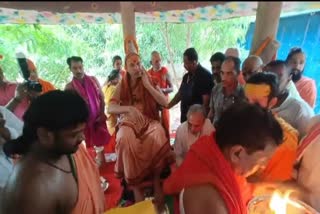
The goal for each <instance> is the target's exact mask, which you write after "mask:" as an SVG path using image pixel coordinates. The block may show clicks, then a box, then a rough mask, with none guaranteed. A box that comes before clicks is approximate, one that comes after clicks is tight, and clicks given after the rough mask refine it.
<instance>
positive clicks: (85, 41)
mask: <svg viewBox="0 0 320 214" xmlns="http://www.w3.org/2000/svg"><path fill="white" fill-rule="evenodd" d="M250 21H253V18H252V17H244V18H235V19H230V20H221V21H213V22H199V23H192V24H171V23H169V24H166V23H152V24H146V23H144V24H139V23H138V24H137V25H136V36H137V41H138V44H139V47H140V55H141V57H142V61H143V64H144V66H145V67H146V68H149V67H150V54H151V52H152V51H153V50H157V51H159V52H160V53H161V54H162V57H163V62H164V63H165V64H168V62H169V61H171V60H172V61H173V63H174V64H175V65H181V64H182V54H183V52H184V50H185V49H186V48H187V47H188V45H190V46H193V47H195V48H196V49H197V51H198V52H199V58H200V61H209V58H210V56H211V55H212V54H213V53H214V52H216V51H224V50H225V49H226V48H228V47H238V48H239V49H240V52H241V53H242V55H243V56H244V55H245V54H246V53H245V50H244V49H242V48H241V45H240V44H243V43H245V34H246V32H247V29H248V26H249V23H250ZM188 27H189V32H190V40H189V42H190V43H189V42H188ZM0 33H1V38H0V54H1V55H3V56H4V60H2V61H0V65H1V66H2V67H3V69H4V71H5V75H6V77H7V79H9V80H17V78H19V76H20V75H19V68H18V65H17V61H16V58H15V54H16V52H18V51H21V50H23V51H24V52H25V54H26V55H27V57H30V58H31V59H33V60H34V62H35V64H36V66H37V68H38V72H39V76H40V77H41V78H43V79H46V80H48V81H50V82H52V83H53V84H54V85H55V86H56V87H58V88H61V89H62V88H64V86H65V84H66V83H67V82H68V81H69V80H70V79H71V75H70V71H69V69H68V66H67V63H66V59H67V57H70V56H75V55H78V56H81V57H82V58H83V59H84V65H85V69H86V71H87V72H88V73H89V74H90V75H95V76H97V77H98V79H99V80H100V81H101V82H104V81H105V79H106V76H107V75H108V73H109V72H110V71H111V70H112V62H111V60H112V57H113V56H114V55H120V56H121V57H122V58H123V61H124V49H123V35H122V25H120V24H113V25H110V24H82V25H27V24H25V25H1V26H0ZM169 49H170V50H171V53H172V54H171V55H170V53H169ZM243 53H244V54H243ZM182 70H183V69H180V70H179V69H177V73H178V76H181V75H182V73H183V71H182ZM20 79H21V77H20Z"/></svg>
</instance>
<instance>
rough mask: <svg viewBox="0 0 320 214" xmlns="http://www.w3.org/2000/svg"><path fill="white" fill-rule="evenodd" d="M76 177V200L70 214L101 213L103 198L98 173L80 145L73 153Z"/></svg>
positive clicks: (102, 210)
mask: <svg viewBox="0 0 320 214" xmlns="http://www.w3.org/2000/svg"><path fill="white" fill-rule="evenodd" d="M74 160H75V163H76V169H77V177H78V201H77V204H76V206H75V207H74V209H73V211H72V214H87V213H90V214H101V213H103V212H104V211H105V199H104V194H103V190H102V188H101V186H100V175H99V171H98V168H97V166H96V164H95V163H94V162H93V160H92V158H91V157H90V156H89V154H88V153H87V151H86V149H85V148H84V145H82V144H81V145H80V146H79V149H78V151H77V152H76V153H75V154H74Z"/></svg>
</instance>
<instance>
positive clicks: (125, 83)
mask: <svg viewBox="0 0 320 214" xmlns="http://www.w3.org/2000/svg"><path fill="white" fill-rule="evenodd" d="M149 80H150V82H151V84H152V85H153V86H154V85H155V84H154V83H153V82H152V81H151V79H150V77H149ZM136 87H137V91H138V94H139V95H138V96H140V97H141V98H142V100H141V101H142V102H143V106H144V109H143V112H142V113H143V114H144V115H145V116H147V117H148V118H150V119H153V120H157V121H159V120H160V117H159V105H158V103H157V102H156V101H155V99H154V98H153V97H152V95H151V94H150V93H149V92H148V91H147V89H145V87H144V86H143V83H142V81H141V79H139V80H138V82H137V86H136ZM120 104H121V105H132V104H133V96H132V91H131V89H130V75H129V74H128V72H126V73H125V75H124V77H123V78H122V80H121V93H120Z"/></svg>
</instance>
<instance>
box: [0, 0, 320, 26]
mask: <svg viewBox="0 0 320 214" xmlns="http://www.w3.org/2000/svg"><path fill="white" fill-rule="evenodd" d="M133 4H134V7H135V12H136V13H135V18H136V22H137V23H155V22H171V23H192V22H201V21H213V20H221V19H229V18H234V17H241V16H255V15H256V11H257V5H258V3H257V2H231V1H227V2H210V1H208V2H203V1H194V2H174V1H170V2H168V1H167V2H157V1H155V2H133ZM270 4H271V6H272V2H270ZM319 10H320V2H292V1H291V2H283V6H282V16H285V15H288V14H292V15H297V14H301V13H309V12H312V11H319ZM0 14H1V15H0V24H24V23H27V24H82V23H92V24H105V23H108V24H121V23H122V22H121V15H120V2H115V1H113V2H105V1H104V2H92V1H90V2H71V1H69V2H53V1H46V2H32V1H30V2H29V1H24V2H21V1H20V2H19V1H10V2H9V1H7V2H0Z"/></svg>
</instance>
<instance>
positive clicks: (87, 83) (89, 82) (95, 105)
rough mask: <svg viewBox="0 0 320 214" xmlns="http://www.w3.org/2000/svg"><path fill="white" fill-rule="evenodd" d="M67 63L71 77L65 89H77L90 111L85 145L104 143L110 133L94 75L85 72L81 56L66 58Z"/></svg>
mask: <svg viewBox="0 0 320 214" xmlns="http://www.w3.org/2000/svg"><path fill="white" fill-rule="evenodd" d="M67 64H68V66H69V69H70V71H71V72H72V75H73V78H72V81H71V82H69V83H68V84H67V85H66V87H65V89H66V90H74V91H77V92H78V93H79V94H80V96H81V97H82V98H83V99H84V100H85V101H86V103H87V105H88V108H89V112H90V116H89V119H88V122H87V125H86V129H85V131H84V133H85V137H86V140H85V141H86V145H87V146H88V147H92V146H94V145H95V146H102V145H105V144H106V143H108V141H109V139H110V134H109V132H108V129H107V125H106V120H107V117H106V115H105V114H104V110H105V109H104V107H105V103H104V96H103V92H102V89H101V87H100V84H99V82H98V80H97V79H96V78H95V77H93V76H88V75H86V74H85V72H84V69H83V60H82V58H81V57H78V56H73V57H70V58H68V59H67Z"/></svg>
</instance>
